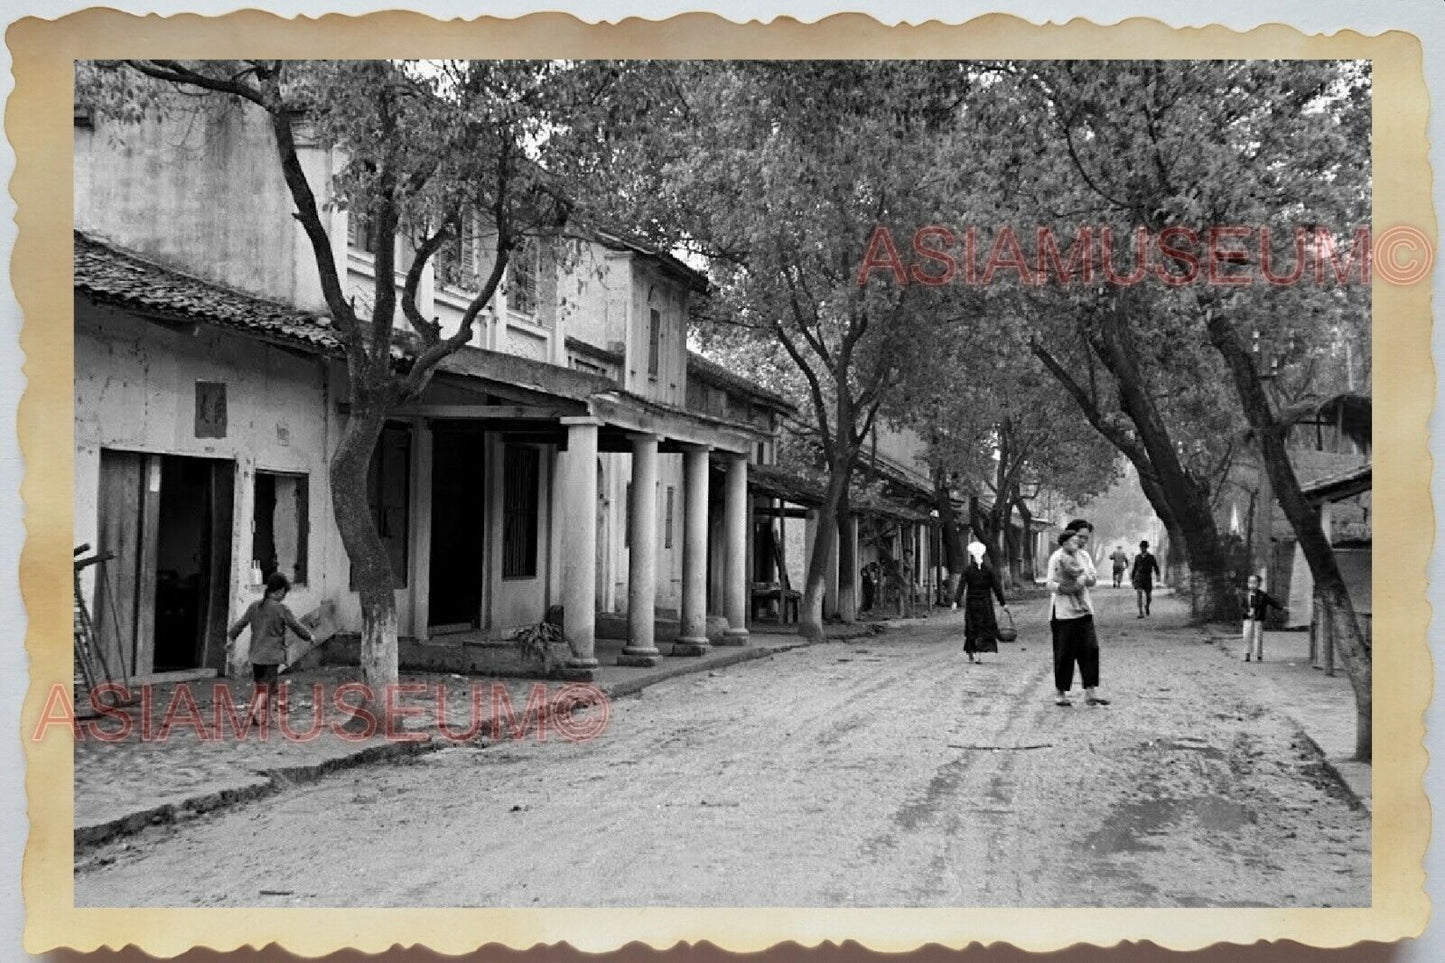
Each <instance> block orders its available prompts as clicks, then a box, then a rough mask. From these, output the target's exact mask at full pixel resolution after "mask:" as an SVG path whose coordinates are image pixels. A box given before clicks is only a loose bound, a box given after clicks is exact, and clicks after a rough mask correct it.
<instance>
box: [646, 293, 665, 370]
mask: <svg viewBox="0 0 1445 963" xmlns="http://www.w3.org/2000/svg"><path fill="white" fill-rule="evenodd" d="M661 355H662V313H661V312H660V311H658V310H657V309H656V308H653V309H652V317H651V320H649V321H648V325H647V373H648V374H649V375H651V376H652V377H654V378H656V377H657V371H658V366H659V364H660V362H661Z"/></svg>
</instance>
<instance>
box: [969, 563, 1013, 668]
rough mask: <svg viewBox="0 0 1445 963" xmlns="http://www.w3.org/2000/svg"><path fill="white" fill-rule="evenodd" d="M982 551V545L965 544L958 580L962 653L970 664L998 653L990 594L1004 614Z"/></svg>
mask: <svg viewBox="0 0 1445 963" xmlns="http://www.w3.org/2000/svg"><path fill="white" fill-rule="evenodd" d="M986 551H987V549H986V548H985V547H984V544H983V543H982V542H969V544H968V562H967V563H966V564H965V565H964V567H963V573H962V576H961V577H960V578H959V581H958V589H959V592H960V593H962V595H963V651H964V652H966V653H968V661H970V662H975V661H977V660H976V659H975V658H974V655H975V654H978V653H983V652H997V651H998V621H997V620H996V619H995V618H994V614H993V598H989V596H990V594H991V595H993V597H994V598H997V599H998V604H999V605H1002V606H1003V608H1004V611H1006V612H1007V611H1008V603H1007V602H1005V601H1004V598H1003V586H1002V585H1000V584H999V580H998V574H997V573H996V572H994V570H993V566H992V565H990V564H988V562H987V561H985V559H984V554H985V552H986Z"/></svg>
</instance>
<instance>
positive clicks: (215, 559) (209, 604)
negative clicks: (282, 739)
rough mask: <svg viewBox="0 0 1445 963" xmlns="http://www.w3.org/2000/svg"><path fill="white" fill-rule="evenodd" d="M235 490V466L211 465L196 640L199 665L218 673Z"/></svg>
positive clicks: (228, 583) (227, 602)
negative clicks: (202, 604)
mask: <svg viewBox="0 0 1445 963" xmlns="http://www.w3.org/2000/svg"><path fill="white" fill-rule="evenodd" d="M235 487H236V468H235V462H230V461H216V462H213V463H212V465H211V485H210V489H211V490H210V495H211V498H210V530H209V533H208V538H207V542H208V543H209V544H208V546H207V547H208V548H209V553H208V554H209V556H210V558H209V563H210V564H209V565H208V566H207V571H206V581H207V586H206V589H207V591H206V606H205V609H206V615H205V621H204V623H203V634H202V636H201V640H200V645H201V651H200V653H199V654H200V659H199V662H200V664H201V665H202V666H207V667H209V668H212V669H215V670H217V671H220V672H224V671H225V670H226V628H227V625H226V623H227V621H228V616H229V615H230V599H231V556H232V551H231V539H232V537H233V531H232V528H233V524H234V515H235ZM308 577H309V576H308Z"/></svg>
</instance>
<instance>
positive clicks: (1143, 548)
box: [1130, 542, 1159, 619]
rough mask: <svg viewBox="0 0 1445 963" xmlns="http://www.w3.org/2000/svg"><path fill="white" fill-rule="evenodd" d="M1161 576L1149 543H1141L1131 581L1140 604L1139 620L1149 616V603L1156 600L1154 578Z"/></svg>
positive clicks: (1157, 562)
mask: <svg viewBox="0 0 1445 963" xmlns="http://www.w3.org/2000/svg"><path fill="white" fill-rule="evenodd" d="M1158 574H1159V560H1158V559H1157V558H1155V557H1154V556H1153V555H1151V554H1150V553H1149V543H1148V542H1140V543H1139V554H1138V555H1135V556H1134V572H1133V575H1132V577H1131V579H1130V581H1132V582H1133V583H1134V596H1135V599H1136V600H1137V601H1138V603H1139V615H1138V616H1137V617H1138V618H1141V619H1142V618H1143V617H1144V616H1146V615H1148V614H1149V603H1150V602H1152V601H1153V600H1154V576H1156V575H1158Z"/></svg>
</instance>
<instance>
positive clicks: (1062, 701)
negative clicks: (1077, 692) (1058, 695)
mask: <svg viewBox="0 0 1445 963" xmlns="http://www.w3.org/2000/svg"><path fill="white" fill-rule="evenodd" d="M1054 705H1056V706H1071V705H1073V703H1072V702H1070V701H1069V700H1068V699H1058V700H1055V702H1054Z"/></svg>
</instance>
